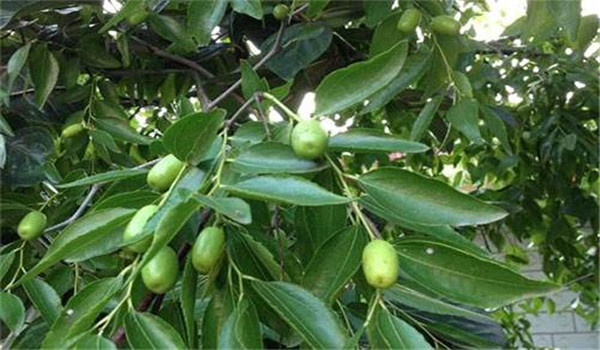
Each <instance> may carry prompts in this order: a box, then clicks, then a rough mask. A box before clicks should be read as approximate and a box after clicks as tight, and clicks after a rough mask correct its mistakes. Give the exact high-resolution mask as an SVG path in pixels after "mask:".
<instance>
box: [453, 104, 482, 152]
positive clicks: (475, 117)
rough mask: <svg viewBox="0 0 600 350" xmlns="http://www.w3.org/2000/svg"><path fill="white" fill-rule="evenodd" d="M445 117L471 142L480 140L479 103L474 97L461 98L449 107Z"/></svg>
mask: <svg viewBox="0 0 600 350" xmlns="http://www.w3.org/2000/svg"><path fill="white" fill-rule="evenodd" d="M446 118H448V120H449V121H450V122H451V123H452V126H453V127H455V128H457V129H458V130H459V131H460V132H461V133H463V134H464V135H465V136H466V137H467V138H468V139H469V140H471V141H472V142H477V143H478V142H481V134H480V133H479V103H478V102H477V100H475V99H463V100H460V101H458V103H457V104H455V105H454V106H452V107H450V109H449V110H448V112H446Z"/></svg>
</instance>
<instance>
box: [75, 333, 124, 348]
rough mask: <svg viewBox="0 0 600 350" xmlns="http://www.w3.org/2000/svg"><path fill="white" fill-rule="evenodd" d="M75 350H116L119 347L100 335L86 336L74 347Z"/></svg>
mask: <svg viewBox="0 0 600 350" xmlns="http://www.w3.org/2000/svg"><path fill="white" fill-rule="evenodd" d="M72 349H73V350H116V349H117V346H116V345H115V344H114V343H113V342H112V341H110V340H108V339H107V338H105V337H103V336H100V335H98V334H92V333H90V334H86V335H84V336H83V337H81V338H79V340H78V341H77V342H76V343H75V344H74V345H73V347H72Z"/></svg>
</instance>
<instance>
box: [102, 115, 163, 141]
mask: <svg viewBox="0 0 600 350" xmlns="http://www.w3.org/2000/svg"><path fill="white" fill-rule="evenodd" d="M95 123H96V126H98V128H99V129H101V130H104V131H106V132H107V133H109V134H110V135H111V136H112V137H114V138H115V139H117V140H121V141H126V142H131V143H135V144H138V145H148V144H150V143H151V142H152V140H153V139H152V138H150V137H147V136H144V135H140V134H139V133H138V132H137V131H135V130H134V129H133V128H132V127H131V125H129V122H128V121H126V120H123V119H121V118H116V117H109V118H96V120H95Z"/></svg>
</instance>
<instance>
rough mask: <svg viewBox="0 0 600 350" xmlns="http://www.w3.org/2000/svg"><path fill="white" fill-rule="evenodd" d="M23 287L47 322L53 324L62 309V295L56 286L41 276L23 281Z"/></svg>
mask: <svg viewBox="0 0 600 350" xmlns="http://www.w3.org/2000/svg"><path fill="white" fill-rule="evenodd" d="M23 288H25V292H27V296H28V297H29V300H31V302H32V303H33V305H35V308H36V309H37V310H38V311H39V312H40V314H41V315H42V317H43V318H44V320H45V321H46V323H48V324H53V323H54V321H55V320H56V318H57V317H58V315H59V314H60V312H61V310H62V303H61V301H60V297H59V295H58V293H56V291H55V290H54V288H52V287H51V286H50V285H49V284H48V283H46V282H45V281H44V280H42V279H40V278H33V279H31V280H28V281H25V282H23Z"/></svg>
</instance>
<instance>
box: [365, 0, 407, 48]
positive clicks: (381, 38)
mask: <svg viewBox="0 0 600 350" xmlns="http://www.w3.org/2000/svg"><path fill="white" fill-rule="evenodd" d="M373 2H374V1H373ZM379 2H380V3H383V4H379V5H373V4H371V5H369V6H368V7H384V6H385V2H387V0H384V1H379ZM366 7H367V6H366V4H365V10H367V9H366ZM390 12H391V11H388V13H387V14H388V16H387V17H385V18H384V19H383V21H382V22H381V23H380V24H379V25H378V26H377V27H376V28H375V31H374V32H373V36H372V38H371V43H370V45H369V56H370V57H375V56H377V55H378V54H380V53H382V52H385V51H387V50H389V49H390V48H391V47H392V46H394V44H395V43H397V42H400V41H402V40H405V39H406V34H404V33H402V32H401V31H399V30H398V21H399V20H400V17H401V16H402V12H401V11H395V12H391V13H390ZM366 15H367V16H370V14H369V13H367V14H366ZM370 17H372V16H370ZM366 20H367V25H368V21H369V20H370V19H369V18H367V19H366Z"/></svg>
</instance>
